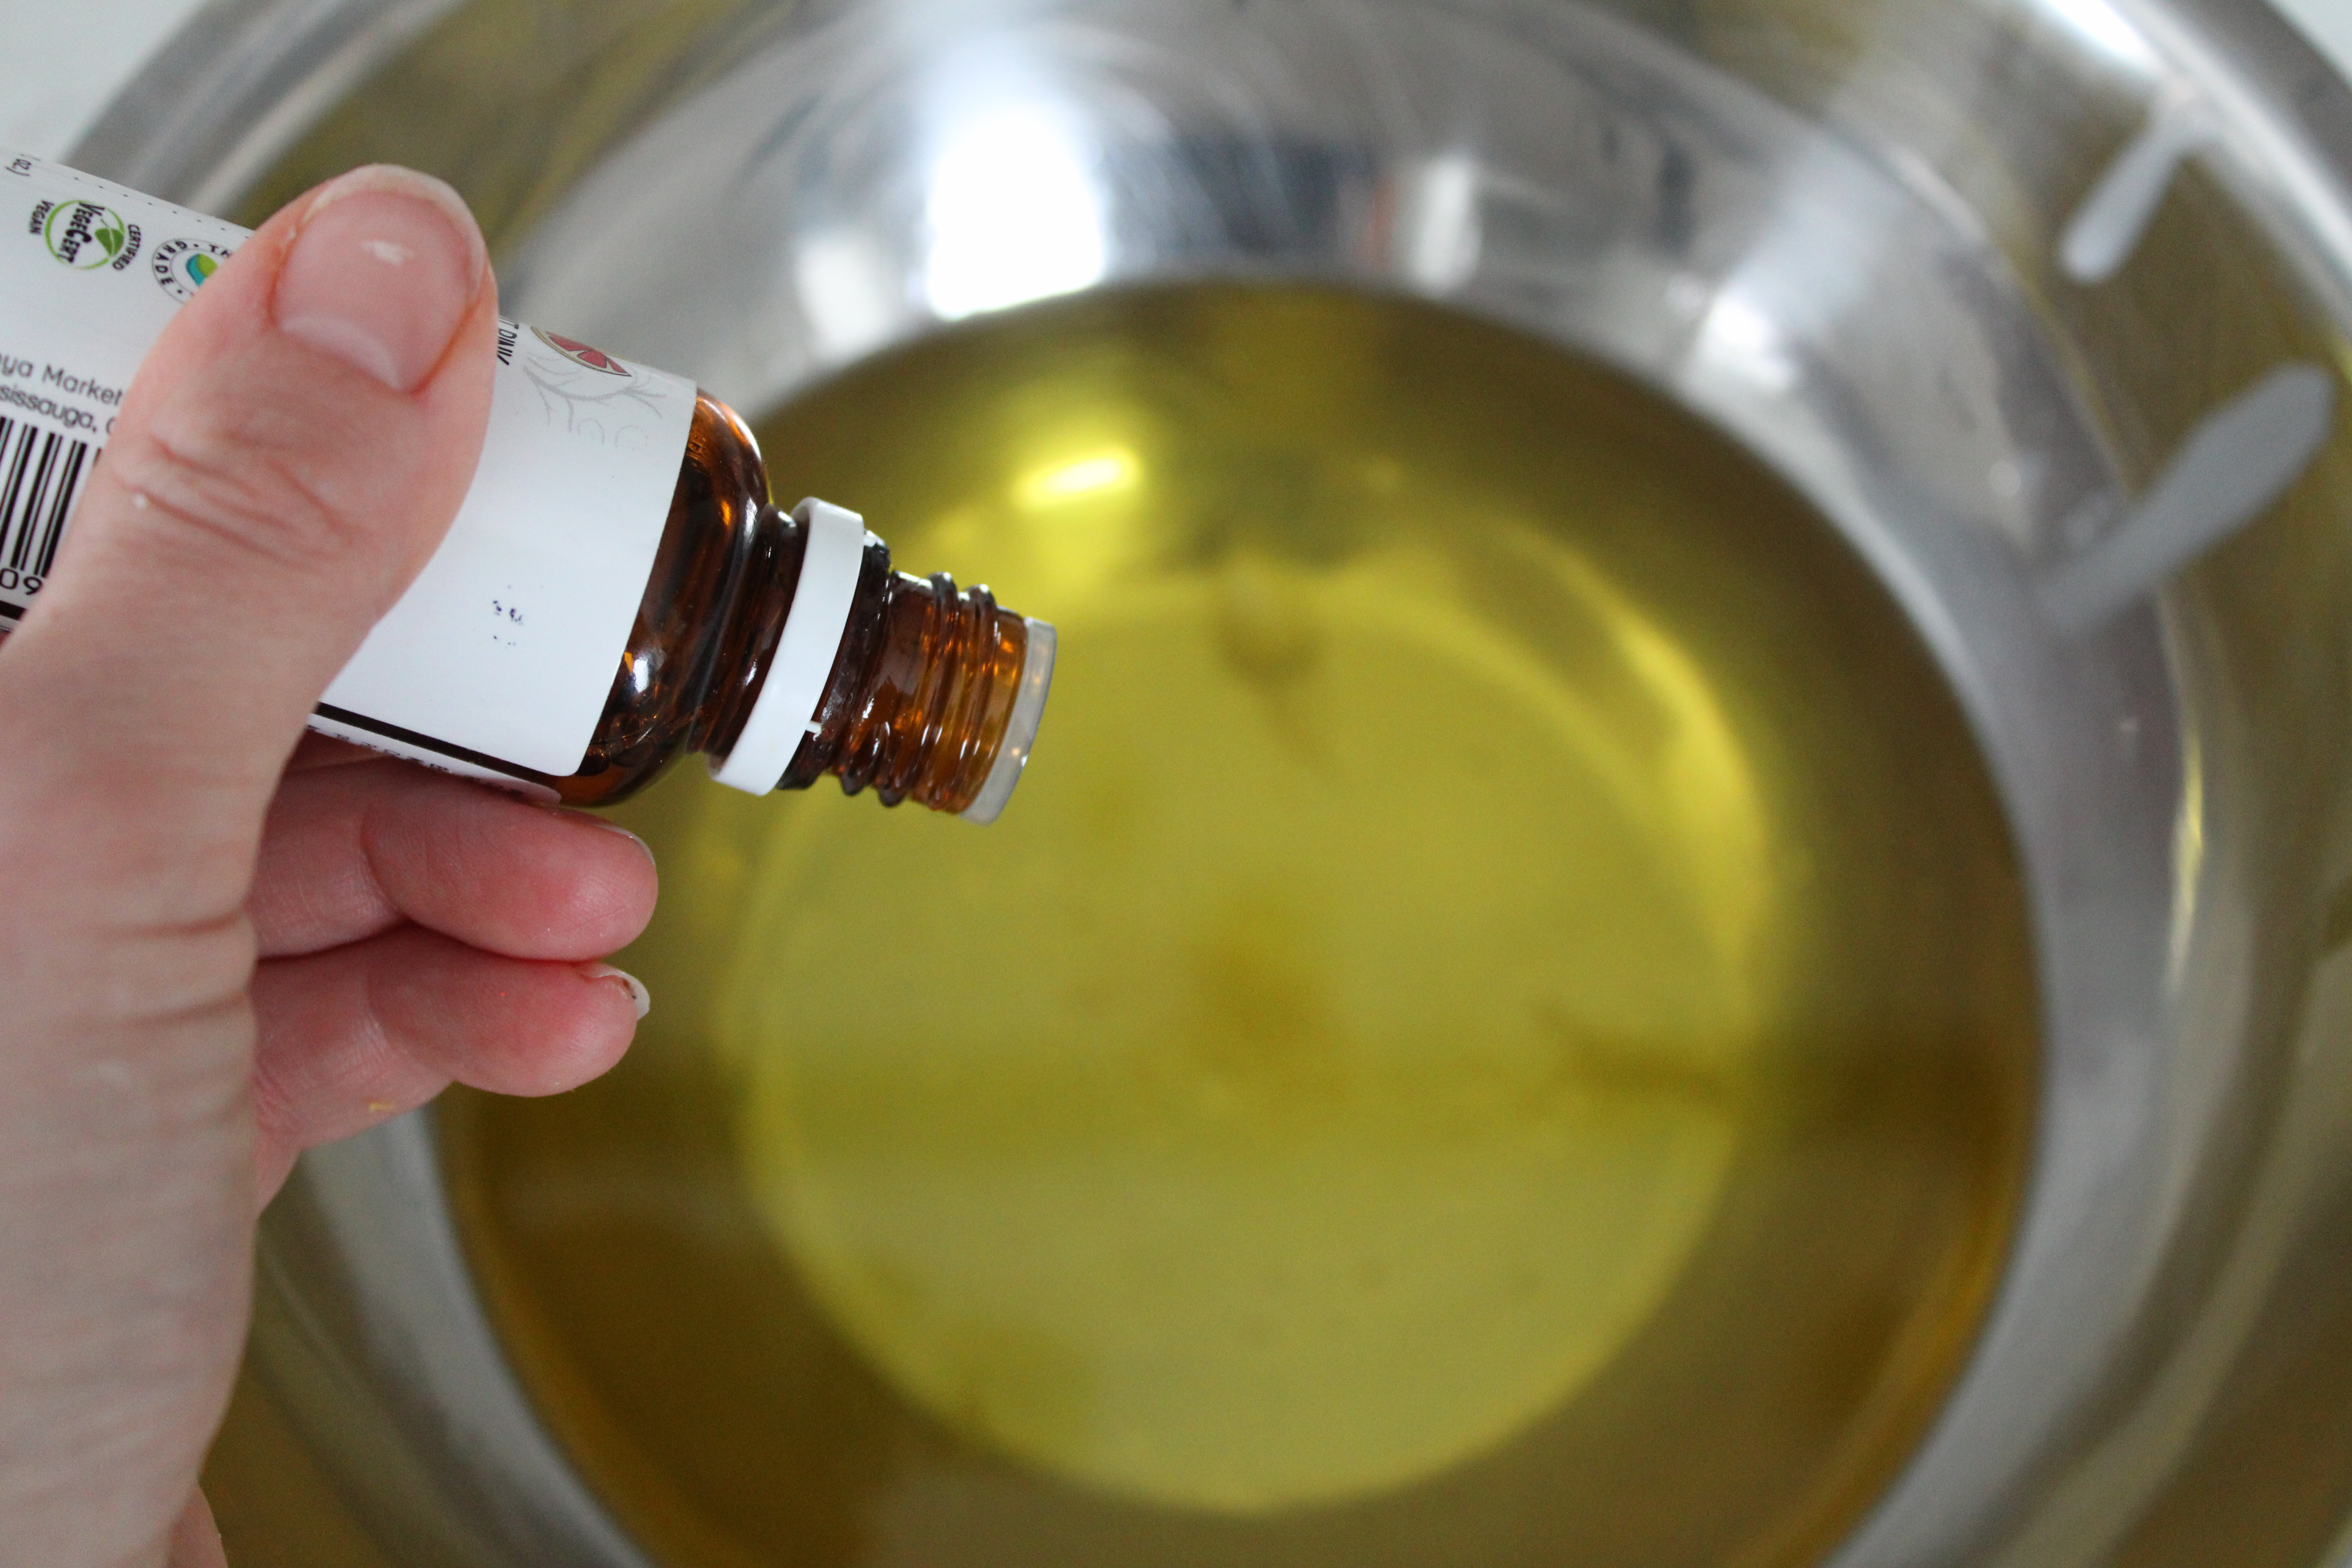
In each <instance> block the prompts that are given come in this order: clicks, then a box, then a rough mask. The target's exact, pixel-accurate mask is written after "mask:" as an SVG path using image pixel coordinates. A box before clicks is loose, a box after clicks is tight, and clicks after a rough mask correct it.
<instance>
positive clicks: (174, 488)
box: [107, 409, 368, 572]
mask: <svg viewBox="0 0 2352 1568" xmlns="http://www.w3.org/2000/svg"><path fill="white" fill-rule="evenodd" d="M316 439H317V437H316V436H315V435H314V434H311V433H307V432H303V431H299V430H290V429H289V428H288V427H287V424H286V420H285V419H284V417H283V416H282V415H281V414H279V413H278V411H257V410H246V411H243V412H242V413H241V414H237V415H231V414H227V413H226V412H225V411H211V412H205V413H196V414H193V415H192V414H190V413H188V412H186V411H184V410H177V409H172V410H165V411H163V413H162V414H160V415H159V416H158V417H157V418H156V419H155V420H153V421H152V423H151V424H150V426H148V428H147V429H146V430H145V431H144V432H143V433H141V434H139V435H137V436H134V437H132V438H131V439H130V440H128V441H121V442H118V443H117V444H116V446H115V447H114V448H113V449H110V451H109V453H108V454H107V456H108V458H109V459H110V461H111V462H112V463H113V464H114V467H115V479H116V480H117V481H118V482H119V483H121V485H123V486H124V487H125V488H126V489H129V490H130V491H131V493H132V494H134V495H135V496H137V497H139V498H140V499H141V501H142V505H143V506H144V507H145V508H147V509H148V510H151V511H154V512H158V513H160V514H161V515H160V517H158V518H157V520H156V521H157V522H158V523H159V524H160V525H162V529H163V532H164V533H165V534H166V535H167V536H173V535H176V536H177V539H178V541H179V542H181V543H182V544H183V545H184V547H186V548H188V549H190V550H192V551H195V552H205V553H208V554H215V555H217V554H219V553H221V552H227V553H229V554H230V555H232V556H237V557H244V558H247V559H252V560H257V561H259V562H266V563H269V564H272V565H274V566H277V567H279V568H282V569H289V570H293V571H298V572H315V571H320V570H325V569H333V568H339V567H342V566H344V565H346V564H347V563H349V562H350V561H351V560H352V557H353V556H354V554H356V553H359V552H362V551H363V550H364V548H365V545H366V542H367V535H368V530H367V528H366V526H365V520H364V519H363V518H362V517H360V516H357V515H355V514H354V509H353V508H352V506H351V505H350V504H349V498H348V497H347V496H345V495H343V494H340V493H338V487H335V486H332V485H331V484H329V483H326V482H322V476H321V474H320V471H319V465H318V463H317V461H316V460H315V458H314V457H313V454H312V451H311V449H310V448H311V447H312V445H313V443H314V442H315V441H316Z"/></svg>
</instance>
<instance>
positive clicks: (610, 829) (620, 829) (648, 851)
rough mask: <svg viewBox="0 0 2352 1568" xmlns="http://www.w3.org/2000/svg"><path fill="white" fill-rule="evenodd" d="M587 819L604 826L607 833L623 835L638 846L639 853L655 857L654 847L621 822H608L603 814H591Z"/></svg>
mask: <svg viewBox="0 0 2352 1568" xmlns="http://www.w3.org/2000/svg"><path fill="white" fill-rule="evenodd" d="M585 820H587V821H589V822H593V823H594V824H595V825H596V826H599V827H601V828H603V829H604V831H605V832H607V833H617V834H619V835H620V836H621V837H624V838H625V839H627V840H628V841H629V842H630V843H632V844H634V845H635V846H636V847H637V853H638V854H640V855H643V856H644V857H645V858H646V859H647V860H651V859H652V858H654V847H653V846H652V845H650V844H648V843H646V841H645V840H644V839H642V838H640V837H637V836H636V835H635V834H634V833H632V832H630V831H629V830H628V829H627V828H625V827H624V826H621V825H620V824H619V823H617V822H607V821H605V820H604V818H603V817H601V816H591V817H588V818H585Z"/></svg>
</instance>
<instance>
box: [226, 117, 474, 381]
mask: <svg viewBox="0 0 2352 1568" xmlns="http://www.w3.org/2000/svg"><path fill="white" fill-rule="evenodd" d="M487 267H488V252H487V251H485V250H484V248H483V247H482V235H481V231H480V230H479V229H478V228H477V227H476V226H474V219H473V216H472V215H470V214H469V213H467V211H466V204H465V202H464V201H463V200H461V199H460V198H459V197H458V195H457V192H455V191H453V190H451V189H450V188H449V187H448V186H447V185H445V184H442V183H441V182H440V181H438V180H436V179H434V178H432V177H431V176H430V175H426V174H417V173H415V171H414V170H410V169H400V168H394V167H393V166H392V165H390V164H386V163H377V164H371V165H370V166H369V167H367V168H364V169H354V170H352V172H351V173H350V174H345V175H344V176H342V178H341V179H339V180H336V181H334V182H333V183H332V184H329V185H328V186H327V187H326V188H325V189H323V190H321V191H320V193H319V194H318V195H317V196H315V197H314V198H312V200H311V203H310V209H309V210H308V211H307V212H305V213H304V214H303V215H302V224H301V227H300V228H299V229H298V230H297V231H296V232H295V236H294V244H293V247H292V248H291V249H290V250H289V251H288V252H287V256H286V264H285V266H284V268H282V269H281V270H280V271H279V273H278V297H277V300H275V302H274V304H273V307H272V311H273V314H275V316H276V317H277V321H278V331H282V332H284V333H286V334H287V335H288V336H289V337H292V338H299V339H300V340H301V341H302V342H306V343H308V344H310V346H311V347H312V348H314V349H317V350H319V351H320V353H328V354H331V355H333V356H334V357H335V358H337V359H339V360H341V361H342V362H343V363H346V364H348V365H350V366H352V368H353V369H355V370H359V371H362V372H364V373H366V374H369V375H372V376H373V377H375V378H376V379H377V380H378V381H380V382H382V383H383V384H385V385H386V386H389V387H391V388H393V389H394V390H395V391H398V392H412V391H414V390H415V389H416V387H418V386H419V385H421V384H423V383H424V381H425V377H426V376H428V375H430V374H432V373H433V367H434V366H436V365H437V364H439V363H441V356H442V355H443V354H445V353H447V352H448V349H449V340H450V338H451V337H452V336H453V335H454V334H455V333H456V332H457V323H458V322H459V321H463V320H464V319H465V316H466V311H467V308H468V307H469V306H471V305H472V304H473V302H474V296H475V295H476V294H477V293H478V292H479V291H480V289H481V285H482V278H483V274H484V271H485V269H486V268H487Z"/></svg>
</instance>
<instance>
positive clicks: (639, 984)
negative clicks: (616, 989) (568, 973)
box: [580, 963, 654, 1018]
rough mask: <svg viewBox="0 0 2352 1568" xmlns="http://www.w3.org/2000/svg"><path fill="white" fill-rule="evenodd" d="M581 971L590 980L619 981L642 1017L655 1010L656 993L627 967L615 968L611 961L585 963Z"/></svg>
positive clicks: (638, 1014)
mask: <svg viewBox="0 0 2352 1568" xmlns="http://www.w3.org/2000/svg"><path fill="white" fill-rule="evenodd" d="M580 973H581V975H582V977H583V978H584V979H588V980H617V981H619V982H620V983H621V985H622V988H623V989H624V990H625V991H627V992H628V994H629V1000H630V1001H632V1002H634V1003H635V1004H636V1005H637V1016H638V1017H640V1018H642V1017H644V1016H646V1014H648V1013H650V1012H652V1011H653V1010H654V994H653V993H652V992H650V991H648V990H646V983H645V982H644V981H642V980H640V979H638V978H637V977H636V976H635V975H634V974H632V973H629V972H628V971H627V970H625V969H615V968H614V967H613V966H612V965H611V964H609V963H583V964H582V965H581V966H580Z"/></svg>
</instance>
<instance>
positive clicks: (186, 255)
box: [147, 239, 229, 304]
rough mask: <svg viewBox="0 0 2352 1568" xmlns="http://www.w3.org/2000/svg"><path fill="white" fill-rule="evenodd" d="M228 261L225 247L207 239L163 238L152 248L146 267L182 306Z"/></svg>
mask: <svg viewBox="0 0 2352 1568" xmlns="http://www.w3.org/2000/svg"><path fill="white" fill-rule="evenodd" d="M228 258H229V251H228V247H226V246H220V245H215V244H213V243H212V242H211V241H210V240H205V239H167V240H165V241H164V242H163V244H161V245H159V246H157V247H155V255H154V258H153V259H152V260H151V261H149V262H148V264H147V266H148V269H149V270H150V271H152V272H153V273H154V274H155V281H156V283H157V284H158V285H160V286H161V287H162V289H163V292H164V293H166V294H169V295H170V296H171V297H172V298H173V299H174V300H179V301H180V302H181V303H182V304H186V303H187V302H188V300H190V299H191V298H192V297H193V296H194V294H195V291H196V290H197V289H200V288H202V287H203V286H204V281H205V279H207V278H209V277H211V276H212V275H213V274H214V273H215V272H217V271H219V270H220V264H221V263H222V262H224V261H226V260H227V259H228Z"/></svg>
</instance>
